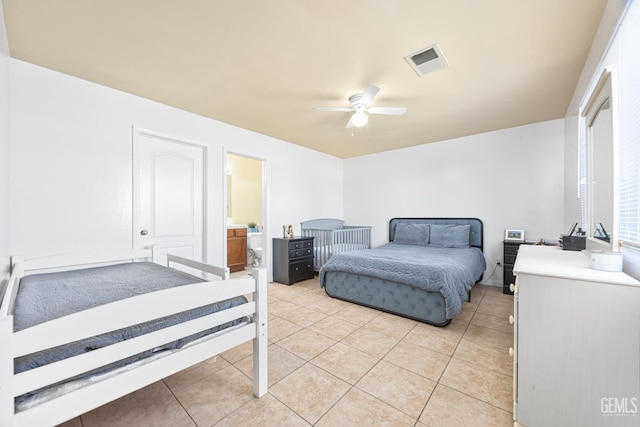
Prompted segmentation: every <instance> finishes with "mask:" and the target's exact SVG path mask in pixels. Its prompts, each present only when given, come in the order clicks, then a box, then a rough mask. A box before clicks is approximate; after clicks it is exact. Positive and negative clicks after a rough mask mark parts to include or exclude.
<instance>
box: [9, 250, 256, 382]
mask: <svg viewBox="0 0 640 427" xmlns="http://www.w3.org/2000/svg"><path fill="white" fill-rule="evenodd" d="M203 281H204V280H202V279H200V278H197V277H194V276H192V275H189V274H186V273H183V272H180V271H177V270H174V269H169V268H167V267H163V266H161V265H158V264H155V263H152V262H134V263H125V264H118V265H110V266H105V267H95V268H85V269H79V270H72V271H65V272H57V273H44V274H34V275H31V276H26V277H24V278H23V279H22V280H21V282H20V290H19V292H18V295H17V297H16V303H15V307H14V314H13V315H14V331H15V332H18V331H20V330H23V329H26V328H29V327H30V326H34V325H37V324H40V323H44V322H46V321H48V320H53V319H57V318H59V317H62V316H66V315H68V314H72V313H75V312H79V311H82V310H86V309H89V308H93V307H97V306H100V305H103V304H108V303H110V302H113V301H118V300H122V299H125V298H129V297H132V296H135V295H140V294H144V293H149V292H154V291H160V290H163V289H168V288H170V287H175V286H184V285H189V284H193V283H199V282H203ZM244 302H246V299H245V298H244V297H239V298H233V299H229V300H226V301H222V302H220V303H216V304H211V305H205V306H203V307H200V308H198V309H195V310H190V311H186V312H183V313H180V314H177V315H174V316H168V317H164V318H160V319H156V320H154V321H150V322H146V323H143V324H139V325H134V326H132V327H129V328H125V329H120V330H118V331H113V332H110V333H106V334H102V335H98V336H95V337H90V338H87V339H84V340H81V341H76V342H72V343H69V344H66V345H62V346H59V347H56V348H53V349H48V350H45V351H41V352H37V353H33V354H29V355H26V356H23V357H20V358H18V359H16V363H15V367H14V369H15V373H19V372H23V371H26V370H29V369H32V368H35V367H38V366H42V365H46V364H49V363H53V362H56V361H58V360H62V359H65V358H68V357H72V356H75V355H78V354H82V353H86V352H89V351H93V350H96V349H98V348H102V347H105V346H108V345H111V344H114V343H117V342H120V341H123V340H126V339H129V338H132V337H136V336H140V335H143V334H146V333H148V332H151V331H154V330H158V329H161V328H163V327H167V326H169V325H174V324H177V323H180V322H186V321H187V320H191V319H195V318H198V317H202V316H205V315H208V314H211V313H215V312H217V311H220V310H224V309H227V308H230V307H234V306H236V305H239V304H242V303H244ZM244 320H245V319H236V320H235V321H232V322H228V323H226V324H223V325H220V326H218V327H215V328H211V329H210V330H205V331H202V332H200V333H198V334H195V335H192V336H189V337H185V338H181V339H180V340H178V341H174V342H172V343H169V344H167V345H166V346H165V347H164V349H172V348H180V347H182V346H183V345H185V344H186V343H187V342H190V341H193V340H196V339H198V338H200V337H202V336H204V335H207V334H211V333H214V332H216V331H218V330H221V329H224V328H227V327H230V326H233V325H235V324H238V323H241V322H243V321H244ZM156 350H159V349H156ZM150 353H152V351H151V350H150V351H149V352H147V353H144V354H139V355H136V356H132V357H130V358H127V359H124V360H122V361H120V363H118V364H116V365H112V366H111V368H115V367H117V366H123V365H125V364H128V363H132V362H133V361H135V360H139V359H141V358H144V357H146V356H148V355H149V354H150Z"/></svg>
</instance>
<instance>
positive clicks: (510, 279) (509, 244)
mask: <svg viewBox="0 0 640 427" xmlns="http://www.w3.org/2000/svg"><path fill="white" fill-rule="evenodd" d="M502 244H503V247H504V251H503V258H502V278H503V279H502V293H503V294H511V295H513V292H511V290H510V289H509V287H510V285H511V284H512V283H515V282H516V277H515V276H514V275H513V265H514V264H515V263H516V256H517V255H518V249H519V248H520V245H529V244H530V243H526V242H514V241H510V240H505V241H503V242H502Z"/></svg>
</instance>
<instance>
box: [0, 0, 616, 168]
mask: <svg viewBox="0 0 640 427" xmlns="http://www.w3.org/2000/svg"><path fill="white" fill-rule="evenodd" d="M605 5H606V0H517V1H514V0H481V1H479V0H457V1H442V0H440V1H436V0H395V1H394V0H322V1H319V0H275V1H260V0H181V1H175V0H110V1H104V0H57V1H53V0H29V1H25V0H2V6H3V9H4V15H5V22H6V26H7V33H8V39H9V49H10V52H11V56H12V57H14V58H18V59H21V60H24V61H27V62H31V63H34V64H37V65H41V66H44V67H47V68H50V69H53V70H57V71H61V72H63V73H66V74H69V75H72V76H77V77H80V78H82V79H86V80H89V81H93V82H96V83H99V84H102V85H106V86H110V87H113V88H116V89H119V90H123V91H126V92H129V93H133V94H136V95H139V96H142V97H145V98H149V99H153V100H156V101H159V102H162V103H165V104H169V105H173V106H175V107H178V108H181V109H184V110H187V111H191V112H194V113H197V114H200V115H203V116H207V117H211V118H214V119H217V120H220V121H223V122H226V123H230V124H233V125H236V126H240V127H242V128H246V129H250V130H253V131H255V132H259V133H263V134H266V135H269V136H272V137H275V138H279V139H282V140H285V141H289V142H292V143H295V144H299V145H303V146H306V147H309V148H312V149H315V150H318V151H322V152H325V153H329V154H332V155H335V156H338V157H342V158H348V157H352V156H358V155H363V154H368V153H375V152H381V151H386V150H392V149H396V148H401V147H407V146H413V145H419V144H424V143H429V142H434V141H441V140H445V139H449V138H455V137H460V136H465V135H471V134H477V133H482V132H487V131H491V130H496V129H502V128H508V127H513V126H519V125H524V124H529V123H535V122H540V121H545V120H550V119H556V118H560V117H563V116H564V114H565V112H566V110H567V106H568V104H569V101H570V99H571V96H572V94H573V91H574V89H575V86H576V83H577V81H578V78H579V76H580V72H581V70H582V68H583V66H584V63H585V60H586V56H587V53H588V51H589V48H590V46H591V43H592V41H593V39H594V36H595V35H596V31H597V27H598V23H599V22H600V18H601V17H602V13H603V11H604V7H605ZM433 43H438V44H439V46H440V48H441V49H442V50H443V52H444V54H445V56H446V58H447V60H448V61H449V64H450V65H449V67H448V68H446V69H443V70H438V71H435V72H433V73H431V74H427V75H425V76H423V77H418V76H417V74H416V73H415V72H414V71H413V70H412V69H411V67H410V66H409V65H408V64H407V62H406V61H405V60H404V56H405V55H408V54H410V53H413V52H415V51H417V50H419V49H421V48H423V47H426V46H428V45H431V44H433ZM367 84H373V85H377V86H379V87H380V88H381V91H380V93H379V94H378V96H377V97H376V98H375V100H374V102H373V103H372V106H375V107H385V106H404V107H407V113H406V114H405V115H403V116H398V117H396V116H380V115H375V116H371V118H370V120H369V125H368V127H365V128H357V129H355V130H354V131H353V132H351V131H350V130H347V129H345V125H346V123H347V121H348V119H349V113H344V112H332V113H327V112H316V111H313V108H314V107H327V106H330V107H333V106H337V107H348V106H349V103H348V98H349V96H351V95H352V94H354V93H358V92H362V90H363V89H364V88H365V86H366V85H367Z"/></svg>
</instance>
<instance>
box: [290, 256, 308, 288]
mask: <svg viewBox="0 0 640 427" xmlns="http://www.w3.org/2000/svg"><path fill="white" fill-rule="evenodd" d="M311 278H313V258H306V259H304V260H301V261H296V262H291V263H290V264H289V281H290V282H297V281H300V280H305V279H311Z"/></svg>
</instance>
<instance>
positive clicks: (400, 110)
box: [367, 107, 407, 116]
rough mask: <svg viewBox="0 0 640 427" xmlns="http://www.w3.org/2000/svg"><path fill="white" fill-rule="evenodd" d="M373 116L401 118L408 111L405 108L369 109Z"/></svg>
mask: <svg viewBox="0 0 640 427" xmlns="http://www.w3.org/2000/svg"><path fill="white" fill-rule="evenodd" d="M367 111H368V112H369V113H371V114H389V115H392V116H401V115H403V114H404V113H405V112H406V111H407V109H406V108H405V107H373V108H369V109H367Z"/></svg>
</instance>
